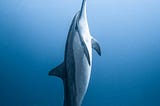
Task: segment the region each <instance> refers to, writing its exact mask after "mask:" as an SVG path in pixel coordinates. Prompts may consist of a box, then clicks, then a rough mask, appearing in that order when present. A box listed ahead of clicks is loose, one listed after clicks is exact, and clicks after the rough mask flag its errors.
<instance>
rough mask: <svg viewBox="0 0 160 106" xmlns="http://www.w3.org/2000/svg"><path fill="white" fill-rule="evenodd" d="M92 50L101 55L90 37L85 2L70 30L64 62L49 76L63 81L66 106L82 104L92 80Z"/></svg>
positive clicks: (79, 105)
mask: <svg viewBox="0 0 160 106" xmlns="http://www.w3.org/2000/svg"><path fill="white" fill-rule="evenodd" d="M92 48H93V49H94V50H96V51H97V53H98V54H99V55H101V49H100V46H99V44H98V42H97V41H96V40H95V39H94V38H93V37H92V36H91V35H90V31H89V27H88V22H87V15H86V0H83V2H82V7H81V10H80V11H79V12H77V13H76V15H75V16H74V18H73V21H72V24H71V26H70V29H69V33H68V37H67V41H66V47H65V56H64V61H63V62H62V63H61V64H60V65H59V66H57V67H56V68H54V69H52V70H51V71H50V72H49V75H51V76H57V77H60V78H61V79H62V80H63V84H64V106H81V104H82V100H83V98H84V95H85V93H86V91H87V88H88V84H89V80H90V74H91V67H92Z"/></svg>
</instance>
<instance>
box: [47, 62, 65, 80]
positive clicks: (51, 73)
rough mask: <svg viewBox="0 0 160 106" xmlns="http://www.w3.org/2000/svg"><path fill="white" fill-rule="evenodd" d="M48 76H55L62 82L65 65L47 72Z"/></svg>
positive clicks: (62, 64)
mask: <svg viewBox="0 0 160 106" xmlns="http://www.w3.org/2000/svg"><path fill="white" fill-rule="evenodd" d="M48 75H49V76H57V77H59V78H61V79H62V80H64V79H65V64H64V62H63V63H61V64H60V65H58V66H57V67H55V68H54V69H52V70H51V71H49V73H48Z"/></svg>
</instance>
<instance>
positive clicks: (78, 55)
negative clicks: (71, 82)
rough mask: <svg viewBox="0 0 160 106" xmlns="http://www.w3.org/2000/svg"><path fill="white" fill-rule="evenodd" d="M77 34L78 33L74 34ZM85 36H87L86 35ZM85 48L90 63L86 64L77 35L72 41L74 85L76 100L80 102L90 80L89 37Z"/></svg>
mask: <svg viewBox="0 0 160 106" xmlns="http://www.w3.org/2000/svg"><path fill="white" fill-rule="evenodd" d="M76 34H78V33H76ZM86 36H87V35H86ZM86 46H87V48H88V51H89V55H90V62H91V64H90V65H89V64H88V61H87V58H86V55H85V54H84V51H83V47H82V45H81V42H80V38H79V36H78V35H75V37H74V40H73V53H74V60H75V84H76V92H77V94H78V95H77V100H78V101H80V102H81V101H82V99H83V97H84V95H85V93H86V91H87V88H88V84H89V80H90V74H91V66H92V49H91V39H90V35H89V36H88V39H87V42H86Z"/></svg>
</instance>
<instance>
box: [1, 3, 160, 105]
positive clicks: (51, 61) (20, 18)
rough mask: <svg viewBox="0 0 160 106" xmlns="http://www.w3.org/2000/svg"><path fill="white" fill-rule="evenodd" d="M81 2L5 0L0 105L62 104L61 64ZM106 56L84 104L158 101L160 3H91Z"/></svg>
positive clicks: (98, 61)
mask: <svg viewBox="0 0 160 106" xmlns="http://www.w3.org/2000/svg"><path fill="white" fill-rule="evenodd" d="M80 5H81V0H1V1H0V106H62V104H63V84H62V81H61V80H60V79H58V78H56V77H49V76H48V71H49V70H50V69H52V68H53V67H55V66H56V65H58V64H59V63H61V62H62V60H63V56H64V47H65V41H66V37H67V33H68V29H69V26H70V23H71V21H72V18H73V16H74V14H75V13H76V12H77V11H78V10H79V8H80ZM87 12H88V22H89V26H90V32H91V34H92V35H93V36H94V37H95V38H96V39H97V40H98V41H99V43H100V45H101V49H102V56H101V57H99V56H98V55H97V53H96V52H93V68H92V76H91V81H90V85H89V88H88V92H87V94H86V96H85V99H84V101H83V106H160V1H159V0H88V5H87Z"/></svg>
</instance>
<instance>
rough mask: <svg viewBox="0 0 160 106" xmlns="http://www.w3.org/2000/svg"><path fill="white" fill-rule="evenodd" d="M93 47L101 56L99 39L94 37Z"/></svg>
mask: <svg viewBox="0 0 160 106" xmlns="http://www.w3.org/2000/svg"><path fill="white" fill-rule="evenodd" d="M92 48H93V49H94V50H96V52H97V53H98V54H99V55H100V56H101V48H100V45H99V44H98V41H97V40H96V39H94V38H92Z"/></svg>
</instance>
